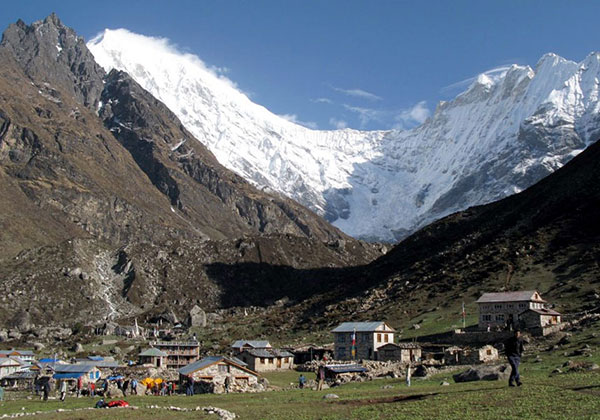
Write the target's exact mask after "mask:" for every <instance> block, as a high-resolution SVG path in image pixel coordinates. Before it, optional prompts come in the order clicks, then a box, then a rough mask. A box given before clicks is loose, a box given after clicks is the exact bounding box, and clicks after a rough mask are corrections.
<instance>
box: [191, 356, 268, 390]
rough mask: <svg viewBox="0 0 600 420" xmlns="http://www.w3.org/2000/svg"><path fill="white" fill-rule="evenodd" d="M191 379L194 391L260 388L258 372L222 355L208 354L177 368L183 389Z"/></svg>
mask: <svg viewBox="0 0 600 420" xmlns="http://www.w3.org/2000/svg"><path fill="white" fill-rule="evenodd" d="M190 381H193V382H192V384H193V386H194V393H215V394H220V393H223V392H227V389H226V385H227V383H229V388H230V392H251V391H258V390H262V385H261V384H259V381H258V374H257V373H256V372H253V371H252V370H250V369H248V368H247V367H245V366H243V365H241V364H239V363H237V362H236V361H234V360H232V359H229V358H227V357H224V356H209V357H205V358H204V359H202V360H198V361H196V362H194V363H191V364H189V365H187V366H185V367H183V368H181V369H179V383H180V384H181V385H182V387H183V389H185V388H186V387H187V385H188V384H189V383H190Z"/></svg>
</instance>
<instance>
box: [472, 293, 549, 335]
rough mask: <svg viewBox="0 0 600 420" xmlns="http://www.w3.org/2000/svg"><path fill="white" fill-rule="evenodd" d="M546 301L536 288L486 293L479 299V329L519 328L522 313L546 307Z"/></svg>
mask: <svg viewBox="0 0 600 420" xmlns="http://www.w3.org/2000/svg"><path fill="white" fill-rule="evenodd" d="M546 303H547V302H546V301H545V300H544V299H542V298H541V296H540V294H539V293H538V292H537V291H535V290H526V291H518V292H501V293H484V294H483V295H482V296H481V297H480V298H479V299H478V300H477V304H478V305H479V323H478V325H479V329H481V330H487V329H492V328H493V329H497V328H502V329H511V328H517V327H519V326H520V322H519V320H520V316H521V314H523V313H524V312H526V311H528V310H538V309H544V308H545V305H546ZM559 315H560V314H559Z"/></svg>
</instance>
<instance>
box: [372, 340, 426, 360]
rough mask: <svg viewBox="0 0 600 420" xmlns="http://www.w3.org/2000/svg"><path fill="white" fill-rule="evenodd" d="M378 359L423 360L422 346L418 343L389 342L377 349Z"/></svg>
mask: <svg viewBox="0 0 600 420" xmlns="http://www.w3.org/2000/svg"><path fill="white" fill-rule="evenodd" d="M377 360H380V361H384V362H387V361H395V362H401V363H415V362H418V361H419V360H421V346H419V345H418V344H416V343H398V344H394V343H388V344H384V345H383V346H381V347H379V349H378V350H377Z"/></svg>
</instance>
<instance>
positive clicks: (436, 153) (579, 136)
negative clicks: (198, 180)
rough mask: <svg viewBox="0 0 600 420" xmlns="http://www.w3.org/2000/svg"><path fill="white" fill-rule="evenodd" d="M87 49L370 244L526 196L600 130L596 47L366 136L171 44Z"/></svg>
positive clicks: (128, 39)
mask: <svg viewBox="0 0 600 420" xmlns="http://www.w3.org/2000/svg"><path fill="white" fill-rule="evenodd" d="M88 46H89V47H90V50H91V51H92V53H93V54H94V55H95V57H96V59H97V60H98V62H99V63H100V64H101V65H102V66H103V67H105V68H119V69H122V70H126V71H129V73H130V74H131V76H132V77H133V78H134V79H136V80H137V81H138V82H139V83H140V84H142V86H144V87H145V88H146V89H148V90H149V91H150V92H152V93H153V94H154V95H156V96H157V97H158V98H160V99H161V100H163V101H164V102H165V104H166V105H167V106H169V107H170V108H171V109H172V110H173V112H174V113H175V114H176V115H178V116H179V117H180V118H181V120H182V122H183V124H184V125H185V126H186V127H187V128H188V129H189V130H190V131H191V132H192V133H194V134H195V135H196V137H197V138H198V139H199V140H200V141H202V142H203V143H204V144H205V145H206V146H207V147H208V148H209V149H210V150H211V151H212V152H213V153H214V154H215V156H216V157H217V159H218V160H219V161H220V162H221V163H222V164H223V165H225V166H227V167H228V168H230V169H232V170H234V171H235V172H237V173H239V174H240V175H241V176H243V177H244V178H246V179H248V180H249V181H250V182H252V183H254V184H255V185H257V186H259V187H261V188H265V189H267V190H272V191H277V192H279V193H281V194H283V195H285V196H288V197H292V198H294V199H295V200H296V201H298V202H301V203H302V204H304V205H306V206H308V207H309V208H311V209H313V210H314V211H316V212H317V213H318V214H321V215H323V216H324V217H325V218H326V219H327V220H329V221H330V222H332V223H333V224H334V225H335V226H337V227H339V228H340V229H342V230H343V231H344V232H346V233H348V234H349V235H351V236H355V237H359V238H365V239H371V240H373V239H377V240H385V241H389V242H393V241H397V240H399V239H402V238H404V237H406V236H407V235H408V234H410V233H411V232H414V231H415V230H416V229H417V228H419V227H422V226H424V225H425V224H427V223H429V222H431V221H433V220H435V219H438V218H440V217H443V216H445V215H447V214H450V213H452V212H455V211H458V210H462V209H465V208H467V207H469V206H472V205H477V204H483V203H486V202H490V201H493V200H497V199H500V198H503V197H505V196H507V195H510V194H513V193H515V192H518V191H521V190H523V189H525V188H526V187H528V186H530V185H532V184H533V183H535V182H536V181H538V180H540V179H541V178H543V177H544V176H546V175H548V174H550V173H551V172H553V171H554V170H556V169H557V168H559V167H560V166H562V165H563V164H564V163H565V162H567V161H568V160H569V159H571V158H572V157H573V156H574V155H576V154H577V153H579V152H581V150H583V149H584V148H585V147H586V146H587V145H589V143H590V142H591V139H593V138H595V136H596V135H597V134H598V132H599V131H598V130H599V128H600V126H599V121H598V117H597V114H598V112H597V111H598V109H599V106H598V86H597V84H596V83H595V81H594V80H595V78H597V76H599V75H600V67H599V66H598V62H599V56H598V54H596V53H593V54H590V55H589V56H588V57H587V58H586V59H585V60H583V61H582V62H581V63H575V62H572V61H568V60H565V59H562V58H560V57H558V56H557V55H555V54H547V55H545V56H543V57H542V58H541V59H540V60H539V62H538V63H537V65H536V67H535V69H532V68H530V67H528V66H517V65H513V66H511V67H510V68H509V69H508V70H506V71H505V72H503V73H501V74H496V75H491V74H483V75H480V76H479V77H477V78H476V79H475V81H474V82H473V83H472V84H471V86H470V87H469V88H468V89H467V90H466V91H465V92H463V93H462V94H460V95H458V96H457V97H456V98H455V99H454V100H452V101H448V102H445V103H441V104H440V105H438V107H437V109H436V111H435V112H434V114H433V115H432V116H431V117H430V118H429V119H428V120H427V121H426V122H425V123H423V124H422V125H421V126H419V127H417V128H415V129H412V130H408V131H395V130H391V131H373V132H361V131H357V130H351V129H344V130H337V131H335V130H330V131H314V130H310V129H307V128H305V127H301V126H298V125H294V124H293V123H291V122H289V121H286V120H284V119H283V118H281V117H278V116H276V115H274V114H271V113H270V112H269V111H268V110H266V109H265V108H264V107H262V106H260V105H256V104H253V103H252V102H251V101H250V100H249V99H248V97H246V96H245V95H244V94H243V93H241V92H239V91H238V90H236V89H235V86H233V85H232V83H231V82H229V81H227V80H224V79H223V77H222V76H219V75H217V74H214V72H211V70H210V69H209V68H207V67H206V65H204V64H203V63H202V62H201V61H200V60H199V59H198V58H197V57H194V56H192V55H190V54H180V53H178V52H177V51H174V50H173V48H172V47H170V45H169V43H168V41H167V40H165V39H160V40H156V39H152V38H149V37H144V36H141V35H137V34H133V33H130V32H128V31H126V30H123V29H120V30H105V31H104V32H103V33H101V34H100V35H99V36H98V37H96V38H95V39H93V40H91V41H90V42H89V43H88ZM149 51H152V54H150V53H149ZM265 162H268V164H265Z"/></svg>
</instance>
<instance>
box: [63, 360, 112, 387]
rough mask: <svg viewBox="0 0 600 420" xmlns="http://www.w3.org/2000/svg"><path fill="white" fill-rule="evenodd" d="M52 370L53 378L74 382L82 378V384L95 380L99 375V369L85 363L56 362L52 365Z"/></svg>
mask: <svg viewBox="0 0 600 420" xmlns="http://www.w3.org/2000/svg"><path fill="white" fill-rule="evenodd" d="M54 372H55V373H54V375H52V378H53V379H57V380H66V381H69V382H76V381H77V380H78V379H79V378H82V381H83V383H84V384H87V383H88V382H96V381H97V380H98V379H100V377H101V373H100V369H98V368H97V367H96V366H94V365H92V364H87V363H78V364H75V365H70V364H57V365H55V366H54Z"/></svg>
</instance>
